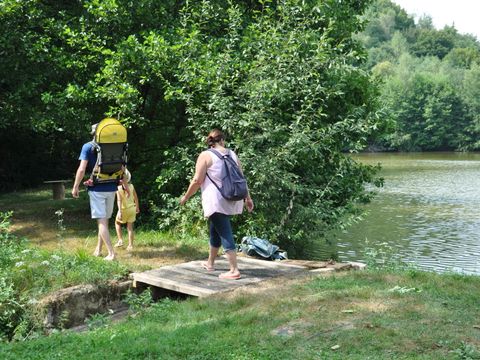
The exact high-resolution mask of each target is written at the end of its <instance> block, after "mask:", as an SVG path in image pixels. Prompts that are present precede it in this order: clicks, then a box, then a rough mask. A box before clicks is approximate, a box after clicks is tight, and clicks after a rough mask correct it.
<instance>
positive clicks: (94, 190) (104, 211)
mask: <svg viewBox="0 0 480 360" xmlns="http://www.w3.org/2000/svg"><path fill="white" fill-rule="evenodd" d="M97 125H98V124H94V125H92V131H91V135H93V136H94V137H95V130H96V128H97ZM78 159H79V160H80V164H79V166H78V169H77V172H76V174H75V183H74V184H73V188H72V196H73V197H74V198H78V194H79V187H80V183H81V182H82V180H83V177H84V176H85V173H86V172H87V170H88V171H89V172H91V171H92V170H93V167H94V166H95V163H96V161H97V153H96V152H95V151H94V148H93V144H92V143H90V142H88V143H86V144H84V145H83V147H82V151H81V153H80V157H79V158H78ZM87 189H88V196H89V198H90V212H91V216H92V219H96V220H97V224H98V241H97V247H96V248H95V251H94V253H93V255H94V256H100V255H101V252H102V241H103V242H105V245H106V247H107V251H108V255H107V256H106V257H105V260H114V259H115V253H114V251H113V246H112V243H111V241H110V232H109V229H108V220H109V219H110V217H111V216H112V212H113V204H114V202H115V193H116V191H117V184H116V183H114V182H111V183H104V184H96V185H93V184H92V186H88V188H87Z"/></svg>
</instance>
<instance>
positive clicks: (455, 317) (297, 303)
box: [0, 271, 480, 359]
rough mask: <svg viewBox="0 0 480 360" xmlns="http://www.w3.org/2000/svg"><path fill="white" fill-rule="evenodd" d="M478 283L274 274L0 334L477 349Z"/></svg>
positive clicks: (288, 349) (125, 350)
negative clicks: (44, 331)
mask: <svg viewBox="0 0 480 360" xmlns="http://www.w3.org/2000/svg"><path fill="white" fill-rule="evenodd" d="M395 287H399V288H403V289H413V288H415V289H416V290H415V291H410V292H404V293H402V292H400V291H392V289H394V288H395ZM479 293H480V278H478V277H469V276H460V275H437V274H432V273H421V272H417V273H416V275H415V276H411V274H409V273H407V272H402V273H393V272H390V273H388V272H380V271H365V272H351V273H344V274H337V275H333V276H319V277H311V278H306V279H297V280H296V281H287V282H285V281H282V282H281V284H280V283H278V282H270V283H269V284H268V286H265V287H264V288H253V289H251V290H250V291H247V290H245V289H243V290H239V291H235V292H233V293H230V294H226V295H223V296H219V297H214V298H207V299H189V300H187V301H183V302H176V301H171V300H168V299H167V300H163V301H161V302H159V303H157V304H155V305H154V306H152V307H151V308H149V309H147V310H146V311H145V312H143V313H141V314H140V315H139V316H136V317H133V318H128V319H126V320H125V321H123V322H121V323H117V324H111V323H109V324H107V325H106V326H105V327H103V328H99V329H95V330H92V331H89V332H85V333H79V334H77V333H70V332H64V333H59V334H55V335H53V336H50V337H46V338H41V339H37V340H32V341H28V342H22V343H10V344H3V345H0V346H1V347H0V358H2V359H27V358H32V359H64V358H69V359H112V358H115V359H478V358H480V353H479V350H480V330H479V329H478V328H477V326H478V325H479V319H480V308H479V307H478V294H479ZM336 346H337V347H338V348H337V349H336V350H335V347H336ZM332 348H333V349H332ZM32 354H34V356H33V355H32Z"/></svg>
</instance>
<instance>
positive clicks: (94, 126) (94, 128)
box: [90, 123, 98, 135]
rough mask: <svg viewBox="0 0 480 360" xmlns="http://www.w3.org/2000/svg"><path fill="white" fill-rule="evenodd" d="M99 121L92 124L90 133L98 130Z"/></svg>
mask: <svg viewBox="0 0 480 360" xmlns="http://www.w3.org/2000/svg"><path fill="white" fill-rule="evenodd" d="M97 126H98V123H96V124H93V125H92V130H91V131H90V135H94V134H95V130H97Z"/></svg>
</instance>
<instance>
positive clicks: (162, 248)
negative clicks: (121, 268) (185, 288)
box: [0, 187, 208, 271]
mask: <svg viewBox="0 0 480 360" xmlns="http://www.w3.org/2000/svg"><path fill="white" fill-rule="evenodd" d="M66 194H67V195H66V199H65V200H52V192H51V190H50V188H49V187H44V188H39V189H34V190H30V191H22V192H15V193H9V194H3V195H1V196H0V212H6V211H12V212H13V214H12V218H11V223H12V225H11V232H12V233H13V234H14V235H15V236H18V237H21V238H27V239H28V240H29V242H30V243H31V245H32V246H38V247H40V248H42V249H44V250H48V251H57V250H59V249H60V248H63V249H64V250H65V251H67V252H70V253H72V254H75V253H77V252H81V253H82V254H83V253H85V254H92V253H93V251H94V249H95V246H96V242H97V229H96V223H95V222H94V221H93V220H92V219H91V218H90V208H89V204H88V196H87V193H86V192H85V191H83V190H82V191H81V192H80V198H79V199H73V198H72V197H71V196H70V189H68V188H67V190H66ZM61 209H63V212H62V216H61V218H60V217H59V215H57V214H56V213H57V212H58V211H59V210H61ZM60 220H61V221H62V226H63V227H64V229H63V230H62V231H59V221H60ZM139 224H141V214H140V221H139V222H137V225H139ZM201 230H204V229H203V227H202V229H201ZM205 230H206V226H205ZM110 233H111V237H112V242H115V241H116V234H115V229H114V226H113V221H111V224H110ZM135 235H136V236H135V245H134V251H132V252H127V251H126V250H125V248H120V249H117V258H118V261H120V262H121V263H122V264H124V265H126V266H127V267H128V268H129V269H131V270H132V271H136V270H142V269H147V268H153V267H158V266H163V265H168V264H174V263H180V262H183V261H188V260H194V259H200V258H203V257H205V256H207V254H208V242H207V240H206V237H205V236H191V235H189V234H186V233H184V234H180V233H171V232H160V231H153V230H149V229H145V228H142V226H141V225H140V226H137V228H136V234H135ZM124 239H126V230H125V229H124ZM60 240H61V241H60ZM104 255H106V251H105V250H104Z"/></svg>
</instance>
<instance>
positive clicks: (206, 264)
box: [202, 261, 215, 271]
mask: <svg viewBox="0 0 480 360" xmlns="http://www.w3.org/2000/svg"><path fill="white" fill-rule="evenodd" d="M202 267H203V268H204V269H205V270H207V271H215V268H214V267H213V264H209V262H208V261H203V262H202Z"/></svg>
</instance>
